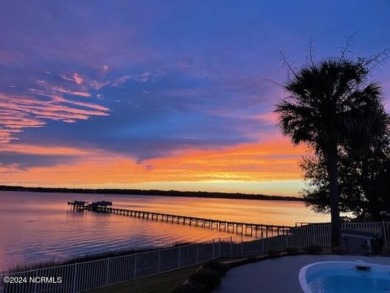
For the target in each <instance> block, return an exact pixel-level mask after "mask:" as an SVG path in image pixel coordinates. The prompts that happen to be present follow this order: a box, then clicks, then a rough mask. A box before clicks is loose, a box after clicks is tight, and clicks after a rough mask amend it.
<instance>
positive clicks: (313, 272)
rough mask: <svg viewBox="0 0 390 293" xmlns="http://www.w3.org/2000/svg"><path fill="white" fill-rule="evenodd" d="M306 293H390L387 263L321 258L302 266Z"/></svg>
mask: <svg viewBox="0 0 390 293" xmlns="http://www.w3.org/2000/svg"><path fill="white" fill-rule="evenodd" d="M299 279H300V283H301V286H302V289H303V291H304V292H305V293H320V292H321V293H324V292H327V293H333V292H334V293H350V292H353V293H379V292H380V293H390V266H384V265H377V264H367V263H361V262H336V261H334V262H322V263H315V264H311V265H308V266H306V267H304V268H303V269H302V270H301V272H300V276H299Z"/></svg>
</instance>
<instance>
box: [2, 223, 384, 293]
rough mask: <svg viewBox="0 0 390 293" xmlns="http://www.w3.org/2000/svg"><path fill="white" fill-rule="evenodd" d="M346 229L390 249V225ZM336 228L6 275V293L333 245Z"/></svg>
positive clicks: (79, 286)
mask: <svg viewBox="0 0 390 293" xmlns="http://www.w3.org/2000/svg"><path fill="white" fill-rule="evenodd" d="M343 229H348V230H357V231H364V232H374V233H382V235H383V240H384V245H385V247H387V248H389V246H390V245H389V239H390V222H377V223H345V224H343ZM330 232H331V226H330V224H309V225H302V226H300V227H295V228H290V229H286V230H284V232H283V233H282V234H280V235H278V236H273V237H268V238H262V239H256V240H253V241H247V242H243V241H238V242H236V241H233V238H230V239H218V240H213V241H209V242H204V243H197V244H190V245H185V246H177V247H171V248H166V249H160V250H153V251H149V252H142V253H136V254H131V255H125V256H118V257H111V258H106V259H100V260H94V261H88V262H82V263H74V264H68V265H60V266H55V267H48V268H40V269H36V270H31V271H26V272H18V273H2V274H0V277H1V279H2V281H1V284H0V292H1V293H19V292H21V293H27V292H34V293H41V292H42V293H43V292H64V293H68V292H81V291H86V290H90V289H94V288H99V287H104V286H109V285H113V284H116V283H120V282H127V281H131V280H136V279H139V278H143V277H148V276H153V275H157V274H160V273H164V272H169V271H174V270H177V269H181V268H185V267H190V266H194V265H199V264H201V263H204V262H207V261H210V260H215V259H218V258H227V257H241V256H261V255H265V254H267V253H270V252H271V251H282V250H285V249H287V248H304V247H306V246H309V245H319V246H321V247H323V248H326V247H329V246H330Z"/></svg>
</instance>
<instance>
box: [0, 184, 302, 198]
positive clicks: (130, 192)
mask: <svg viewBox="0 0 390 293" xmlns="http://www.w3.org/2000/svg"><path fill="white" fill-rule="evenodd" d="M0 191H25V192H48V193H49V192H50V193H85V194H121V195H145V196H148V195H149V196H150V195H155V196H178V197H197V198H221V199H246V200H273V201H299V202H305V199H304V198H301V197H294V196H278V195H264V194H247V193H228V192H207V191H178V190H157V189H156V190H155V189H150V190H144V189H115V188H98V189H92V188H66V187H25V186H8V185H0Z"/></svg>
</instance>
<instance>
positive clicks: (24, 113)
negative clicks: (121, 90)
mask: <svg viewBox="0 0 390 293" xmlns="http://www.w3.org/2000/svg"><path fill="white" fill-rule="evenodd" d="M0 109H1V110H0V115H1V116H0V142H1V143H8V142H10V141H11V140H14V139H16V137H15V133H17V132H21V131H22V130H23V129H25V128H31V127H43V126H44V125H45V124H46V123H47V122H46V121H47V120H55V121H62V122H67V123H73V122H76V121H77V120H86V119H88V118H89V117H91V116H107V115H108V111H109V109H108V108H106V107H104V106H101V105H97V104H93V103H87V102H80V101H74V100H70V99H66V98H64V97H62V96H60V95H54V96H52V97H50V99H49V100H46V101H43V100H42V99H38V98H36V97H33V96H12V95H6V94H0Z"/></svg>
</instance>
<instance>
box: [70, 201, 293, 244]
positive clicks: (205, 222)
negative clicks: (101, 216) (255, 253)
mask: <svg viewBox="0 0 390 293" xmlns="http://www.w3.org/2000/svg"><path fill="white" fill-rule="evenodd" d="M79 202H80V201H73V202H68V205H72V206H73V209H76V210H88V211H94V212H102V213H110V214H114V215H122V216H128V217H134V218H139V219H144V220H150V221H159V222H165V223H171V224H178V225H188V226H194V227H200V228H204V229H210V230H217V231H221V232H226V233H233V234H237V235H242V236H249V237H255V238H268V237H274V236H281V235H288V234H289V233H290V229H291V228H294V227H289V226H277V225H265V224H254V223H242V222H234V221H223V220H215V219H205V218H198V217H192V216H181V215H172V214H165V213H157V212H148V211H139V210H128V209H119V208H113V207H111V205H112V204H111V202H94V203H92V204H88V203H85V202H84V203H83V204H82V205H80V204H77V203H79ZM99 203H102V204H99Z"/></svg>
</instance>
